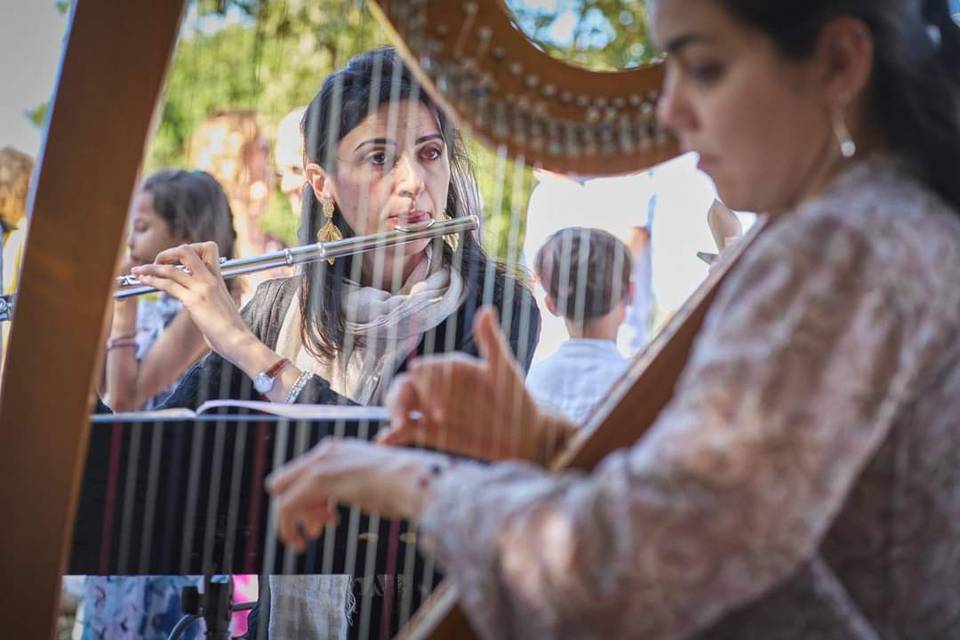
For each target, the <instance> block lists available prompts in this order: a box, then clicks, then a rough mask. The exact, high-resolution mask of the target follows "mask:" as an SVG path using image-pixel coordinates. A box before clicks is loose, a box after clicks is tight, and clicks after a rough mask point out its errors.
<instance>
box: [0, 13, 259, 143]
mask: <svg viewBox="0 0 960 640" xmlns="http://www.w3.org/2000/svg"><path fill="white" fill-rule="evenodd" d="M243 21H244V18H243V17H242V16H241V15H240V14H239V13H238V12H237V11H230V12H228V14H227V16H226V17H220V16H208V17H205V18H204V19H200V20H198V19H197V17H196V13H195V11H194V8H193V7H191V10H190V11H189V13H188V14H187V17H186V20H185V25H186V31H187V37H189V33H190V32H194V31H200V32H203V33H209V32H212V31H216V30H217V29H221V28H223V27H224V26H228V25H230V24H234V23H239V22H243ZM66 28H67V15H62V14H60V12H59V11H57V9H56V7H55V5H54V0H0V148H2V147H6V146H11V147H14V148H17V149H20V150H21V151H25V152H26V153H29V154H30V155H32V156H34V157H36V155H37V152H38V151H39V150H40V143H41V131H40V128H39V127H36V126H34V125H33V123H31V122H30V120H28V119H27V117H26V116H25V115H24V112H25V111H28V110H32V109H34V108H36V107H37V106H38V105H40V104H42V103H44V102H47V101H48V100H49V99H50V96H51V94H52V93H53V87H54V83H55V81H56V78H57V71H58V68H59V65H60V53H61V48H62V43H63V38H64V36H65V32H66Z"/></svg>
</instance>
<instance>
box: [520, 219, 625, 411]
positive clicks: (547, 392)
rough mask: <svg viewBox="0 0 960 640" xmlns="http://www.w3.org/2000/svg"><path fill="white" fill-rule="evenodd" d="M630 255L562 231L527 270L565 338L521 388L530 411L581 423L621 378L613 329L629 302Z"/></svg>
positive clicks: (581, 232)
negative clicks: (531, 403)
mask: <svg viewBox="0 0 960 640" xmlns="http://www.w3.org/2000/svg"><path fill="white" fill-rule="evenodd" d="M632 267H633V264H632V259H631V257H630V250H629V249H628V248H627V246H626V245H625V244H624V243H622V242H621V241H619V240H617V239H616V238H615V237H614V236H613V235H611V234H609V233H607V232H606V231H601V230H599V229H585V228H580V227H570V228H567V229H561V230H560V231H558V232H556V233H555V234H553V235H552V236H550V237H549V238H548V239H547V241H546V243H544V245H543V246H542V247H541V248H540V250H539V251H538V252H537V256H536V258H535V260H534V269H535V270H536V273H537V277H538V278H539V280H540V283H541V284H542V285H543V287H544V289H545V290H546V293H547V298H546V303H547V309H548V310H549V311H550V313H552V314H554V315H556V316H560V317H561V318H563V321H564V323H565V324H566V326H567V330H568V331H569V333H570V339H569V340H567V341H566V342H564V343H562V344H561V345H560V347H559V348H558V349H557V352H556V353H555V354H554V355H552V356H550V357H549V358H547V359H546V360H544V361H542V362H540V363H538V364H536V365H534V366H533V368H532V369H531V370H530V374H529V375H528V376H527V388H528V389H529V390H530V394H531V395H532V396H533V397H534V399H535V400H536V401H537V403H538V404H540V405H541V406H543V407H545V408H548V409H550V410H552V411H554V412H555V413H558V414H560V415H563V416H565V417H567V418H569V419H570V420H571V421H573V422H574V423H576V424H583V423H584V422H585V421H586V419H587V418H588V417H589V415H590V412H591V411H592V410H593V408H594V407H595V406H596V405H597V403H598V401H599V400H601V399H602V398H604V397H605V396H606V394H607V392H608V391H609V390H610V387H611V386H612V385H613V383H614V382H616V381H617V380H618V379H619V378H620V377H621V376H622V375H623V373H624V371H626V368H627V365H628V362H629V361H628V360H627V359H626V358H625V357H624V356H623V355H622V354H621V353H620V351H619V350H618V349H617V344H616V339H617V330H618V329H619V328H620V325H621V324H622V323H623V320H624V317H625V315H626V309H627V306H628V305H630V303H631V301H632V299H633V285H632V283H631V282H630V272H631V270H632Z"/></svg>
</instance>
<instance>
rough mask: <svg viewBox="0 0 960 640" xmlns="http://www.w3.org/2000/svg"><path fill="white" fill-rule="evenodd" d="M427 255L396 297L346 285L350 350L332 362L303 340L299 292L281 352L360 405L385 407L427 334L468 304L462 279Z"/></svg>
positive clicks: (280, 341)
mask: <svg viewBox="0 0 960 640" xmlns="http://www.w3.org/2000/svg"><path fill="white" fill-rule="evenodd" d="M427 251H428V253H427V259H426V260H423V261H421V263H420V264H419V265H417V267H416V268H415V269H414V270H413V272H412V273H411V274H410V276H409V277H408V278H407V280H406V281H405V282H404V284H403V287H402V288H401V289H400V291H399V292H398V293H396V294H391V293H389V292H387V291H383V290H382V289H377V288H376V287H364V286H360V285H359V284H357V283H355V282H352V281H349V280H347V281H345V282H344V285H343V294H342V296H343V298H342V299H343V309H344V315H345V329H346V331H345V334H344V350H343V351H338V352H337V353H336V355H335V357H334V359H333V360H332V361H329V362H326V361H320V360H318V359H317V358H316V357H315V356H314V355H313V354H311V353H310V352H309V351H308V350H307V348H306V347H305V346H304V345H303V343H302V342H301V340H300V327H301V326H302V319H301V317H300V300H299V298H300V293H299V291H298V292H297V293H295V294H294V297H293V300H292V302H291V303H290V306H289V307H288V308H287V312H286V315H285V316H284V318H283V324H282V325H281V327H280V334H279V336H278V337H277V347H276V349H277V353H279V354H280V355H281V356H284V357H286V358H289V359H290V360H291V362H293V363H294V365H295V366H296V367H297V368H298V369H301V370H303V371H311V372H313V373H315V374H316V375H318V376H320V377H322V378H323V379H324V380H326V381H328V382H329V383H330V388H331V389H332V390H333V391H334V392H336V393H338V394H340V395H342V396H345V397H347V398H350V399H351V400H353V401H354V402H357V403H359V404H364V405H367V404H380V403H382V401H383V396H384V393H385V392H386V390H387V388H388V387H389V385H390V381H391V380H392V379H393V376H394V374H395V373H396V371H397V369H398V368H399V367H400V365H401V364H402V363H403V361H404V359H406V358H407V357H409V356H410V354H412V353H413V352H414V351H415V350H416V348H417V345H418V344H419V343H420V339H421V337H422V336H423V334H424V333H425V332H426V331H429V330H430V329H433V328H434V327H436V326H437V325H439V324H440V323H441V322H443V321H444V320H446V319H447V318H448V317H449V316H451V315H452V314H453V313H454V312H455V311H456V310H457V309H458V308H459V307H460V305H461V304H462V303H463V298H464V290H463V279H462V278H461V277H460V274H459V273H458V272H457V271H454V270H452V269H450V268H449V267H442V266H440V265H439V262H438V264H437V265H436V268H433V267H434V265H433V261H432V260H431V259H430V258H431V253H430V252H431V249H430V248H428V249H427ZM357 342H360V343H361V344H356V343H357Z"/></svg>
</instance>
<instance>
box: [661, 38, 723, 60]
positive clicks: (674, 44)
mask: <svg viewBox="0 0 960 640" xmlns="http://www.w3.org/2000/svg"><path fill="white" fill-rule="evenodd" d="M710 42H713V40H712V39H711V38H710V37H709V36H705V35H700V34H697V33H681V34H680V35H678V36H674V37H672V38H670V40H668V41H667V44H666V46H665V47H664V48H663V50H664V51H666V52H667V53H669V54H671V55H676V54H678V53H680V52H681V51H682V50H684V49H686V48H687V47H689V46H690V45H693V44H708V43H710Z"/></svg>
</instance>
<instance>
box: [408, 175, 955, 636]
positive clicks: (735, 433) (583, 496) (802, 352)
mask: <svg viewBox="0 0 960 640" xmlns="http://www.w3.org/2000/svg"><path fill="white" fill-rule="evenodd" d="M958 330H960V216H958V215H957V213H956V212H955V211H953V210H951V208H950V207H948V206H947V205H946V204H945V203H944V202H943V201H942V200H940V199H939V198H938V197H937V196H935V195H934V194H933V193H932V192H931V191H930V190H929V189H927V188H926V187H925V186H923V185H922V184H920V183H919V182H917V181H915V180H914V179H912V178H910V177H909V176H908V174H907V173H906V172H905V171H904V170H903V168H902V167H901V165H900V164H898V162H897V161H895V160H894V159H892V158H875V159H872V160H866V161H861V162H859V163H857V164H855V165H854V166H852V167H851V168H849V169H848V170H847V171H846V172H844V173H843V174H842V175H841V176H840V177H839V178H838V179H837V181H836V183H835V185H834V187H833V189H832V190H831V191H830V193H828V194H827V195H825V196H823V197H821V198H819V199H818V200H816V201H815V202H811V203H808V204H806V205H804V206H803V207H801V208H799V209H798V210H796V211H794V212H792V213H790V214H787V216H786V217H784V218H783V219H782V220H780V221H778V223H777V224H776V225H775V226H774V228H773V229H771V230H770V231H768V232H767V233H766V234H764V236H762V237H761V238H760V239H759V240H758V242H757V244H756V245H755V246H754V247H752V248H751V249H750V251H749V252H748V255H747V256H745V259H744V261H743V262H741V264H740V265H738V267H737V268H736V270H735V272H734V273H732V274H731V277H730V278H729V279H728V281H727V283H726V284H725V285H724V286H723V288H722V290H721V292H720V294H719V296H718V299H717V302H716V304H715V305H714V307H713V308H712V310H711V312H710V313H709V314H708V317H707V320H706V323H705V325H704V328H703V330H702V332H701V334H700V336H699V337H698V340H697V342H696V344H695V347H694V350H693V353H692V356H691V359H690V362H689V363H688V366H687V368H686V370H685V372H684V374H683V376H682V378H681V381H680V383H679V388H678V393H677V394H676V396H675V398H674V401H673V402H672V403H671V404H670V405H669V406H668V407H667V408H666V409H665V410H664V411H663V412H662V414H661V415H660V417H659V419H658V420H657V422H656V424H655V425H654V426H653V428H652V429H651V430H650V431H649V432H648V433H647V435H646V436H645V437H643V438H642V439H641V440H639V441H638V442H637V443H636V444H635V445H634V446H633V447H632V448H630V449H628V450H620V451H616V452H614V453H612V454H610V455H609V456H607V458H606V459H605V460H604V461H603V463H602V464H601V465H600V466H598V468H597V469H596V470H595V471H594V473H592V474H590V475H579V474H573V473H570V474H564V475H559V476H551V475H547V474H546V473H544V472H543V471H542V470H540V469H537V468H534V467H531V466H527V465H521V464H498V465H494V466H491V467H486V468H484V467H480V466H478V465H459V466H457V467H455V468H454V469H452V470H450V471H448V472H447V473H445V474H443V475H442V476H441V477H440V478H438V479H437V481H436V483H435V485H434V492H433V497H432V498H431V499H430V501H429V502H428V504H427V506H426V509H425V512H424V514H423V519H422V527H423V533H424V537H425V538H426V542H427V544H428V545H429V548H430V549H431V550H432V553H434V554H435V556H436V557H437V558H438V559H439V560H440V561H441V562H442V564H443V565H444V566H445V568H446V571H447V574H448V576H450V577H452V578H453V579H454V581H455V583H456V584H457V586H458V589H459V592H460V594H461V602H462V604H463V606H464V608H465V610H466V612H467V615H468V616H469V618H470V619H471V621H472V623H473V627H474V629H475V630H476V631H477V632H478V633H480V634H481V635H482V636H484V637H488V638H554V637H555V638H586V637H597V638H613V637H630V638H687V637H697V638H711V639H712V638H731V639H732V638H736V639H738V640H739V639H749V638H763V639H765V640H766V639H778V638H804V639H808V638H830V639H831V640H834V639H836V640H843V639H846V638H933V639H936V638H958V637H960V335H958Z"/></svg>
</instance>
